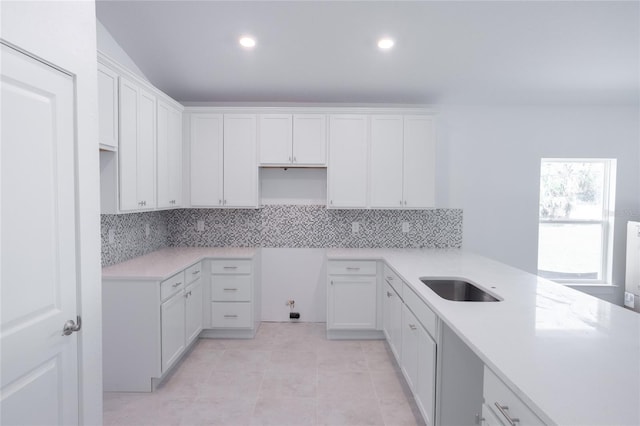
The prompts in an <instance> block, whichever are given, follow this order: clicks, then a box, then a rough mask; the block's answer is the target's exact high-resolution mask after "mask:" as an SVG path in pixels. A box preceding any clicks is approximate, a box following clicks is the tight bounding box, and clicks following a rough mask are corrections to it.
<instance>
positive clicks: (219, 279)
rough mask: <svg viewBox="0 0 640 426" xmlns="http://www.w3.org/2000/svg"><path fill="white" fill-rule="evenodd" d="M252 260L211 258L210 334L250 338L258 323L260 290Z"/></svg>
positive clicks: (208, 334) (211, 335)
mask: <svg viewBox="0 0 640 426" xmlns="http://www.w3.org/2000/svg"><path fill="white" fill-rule="evenodd" d="M254 266H255V265H254V261H253V260H248V259H227V260H212V261H211V287H210V295H211V300H210V308H211V315H210V318H211V324H210V327H209V328H210V329H209V330H207V332H206V333H207V334H206V335H207V336H210V337H235V338H251V337H253V336H255V333H256V331H257V330H258V327H259V324H260V303H261V302H260V292H259V285H258V284H257V282H256V279H257V277H256V276H255V274H254Z"/></svg>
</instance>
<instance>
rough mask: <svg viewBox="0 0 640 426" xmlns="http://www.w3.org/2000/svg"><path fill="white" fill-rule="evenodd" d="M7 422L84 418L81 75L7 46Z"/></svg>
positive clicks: (1, 341) (2, 336) (2, 333)
mask: <svg viewBox="0 0 640 426" xmlns="http://www.w3.org/2000/svg"><path fill="white" fill-rule="evenodd" d="M0 87H1V96H2V112H1V122H2V139H1V141H2V142H1V145H0V147H1V153H0V157H1V159H2V160H1V180H2V201H1V202H2V206H1V210H2V216H1V218H2V221H1V226H0V234H1V241H2V248H1V250H2V256H1V280H2V285H1V286H0V288H1V298H0V299H1V300H2V301H1V306H2V314H1V328H0V347H1V358H2V361H1V372H2V374H1V379H0V381H1V391H0V392H1V394H0V400H1V403H0V404H1V405H0V412H1V418H0V424H2V425H7V426H8V425H27V424H28V425H32V424H38V425H63V424H64V425H74V424H78V364H77V356H78V355H77V344H78V341H77V333H72V334H70V335H68V336H63V335H62V329H63V325H64V324H65V322H66V321H68V320H76V314H77V304H76V292H77V281H76V279H77V278H76V277H77V269H76V237H75V235H76V229H75V207H76V199H75V163H74V156H75V149H76V148H75V128H74V82H73V78H72V77H70V76H69V75H66V74H64V73H62V72H60V71H58V70H56V69H54V68H52V67H50V66H48V65H45V64H43V63H41V62H39V61H36V60H34V59H32V58H30V57H27V56H26V55H24V54H22V53H18V52H17V51H15V50H13V49H11V48H9V47H7V46H4V45H2V83H1V86H0Z"/></svg>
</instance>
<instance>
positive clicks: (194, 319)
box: [185, 278, 204, 345]
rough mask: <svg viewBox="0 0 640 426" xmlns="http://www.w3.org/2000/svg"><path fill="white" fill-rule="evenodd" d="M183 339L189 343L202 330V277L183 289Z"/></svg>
mask: <svg viewBox="0 0 640 426" xmlns="http://www.w3.org/2000/svg"><path fill="white" fill-rule="evenodd" d="M185 296H186V299H187V300H186V302H185V309H186V312H185V339H186V340H187V342H186V344H187V345H188V344H190V343H191V342H192V341H193V340H194V339H195V338H197V337H198V335H199V334H200V332H201V331H202V318H203V317H202V311H203V303H204V292H203V288H202V279H201V278H198V279H197V280H196V281H195V282H193V283H191V284H190V285H189V287H187V288H186V289H185Z"/></svg>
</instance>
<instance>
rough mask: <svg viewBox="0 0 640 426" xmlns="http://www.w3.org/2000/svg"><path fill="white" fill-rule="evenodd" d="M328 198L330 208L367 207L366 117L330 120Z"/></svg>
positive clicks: (342, 116)
mask: <svg viewBox="0 0 640 426" xmlns="http://www.w3.org/2000/svg"><path fill="white" fill-rule="evenodd" d="M327 180H328V188H327V193H328V194H327V198H328V207H330V208H358V207H360V208H363V207H366V206H367V116H366V115H349V114H335V115H331V116H330V118H329V165H328V171H327Z"/></svg>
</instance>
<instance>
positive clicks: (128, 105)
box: [118, 77, 141, 211]
mask: <svg viewBox="0 0 640 426" xmlns="http://www.w3.org/2000/svg"><path fill="white" fill-rule="evenodd" d="M138 92H139V89H138V86H137V85H136V84H134V83H132V82H130V81H129V80H127V79H125V78H122V77H121V78H120V108H119V109H120V145H119V149H118V171H119V175H120V176H119V177H120V179H119V190H120V210H122V211H128V210H137V209H139V208H140V207H141V206H140V205H138V193H137V191H138V187H137V182H136V174H137V169H138V160H137V157H138Z"/></svg>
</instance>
